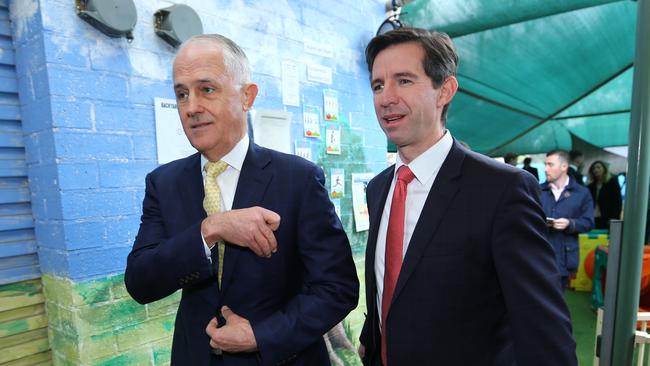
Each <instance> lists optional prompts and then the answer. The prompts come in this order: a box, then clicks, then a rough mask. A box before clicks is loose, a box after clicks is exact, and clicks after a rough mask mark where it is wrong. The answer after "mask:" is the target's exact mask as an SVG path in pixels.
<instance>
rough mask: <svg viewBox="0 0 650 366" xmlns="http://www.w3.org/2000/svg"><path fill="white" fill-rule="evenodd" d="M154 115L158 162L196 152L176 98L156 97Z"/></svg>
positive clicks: (167, 161) (163, 162)
mask: <svg viewBox="0 0 650 366" xmlns="http://www.w3.org/2000/svg"><path fill="white" fill-rule="evenodd" d="M154 115H155V119H156V149H157V152H158V164H165V163H169V162H170V161H173V160H176V159H180V158H184V157H186V156H189V155H192V154H194V153H195V152H196V149H195V148H194V147H192V145H190V142H189V141H188V140H187V137H186V136H185V132H183V125H182V124H181V120H180V118H179V117H178V110H176V100H174V99H165V98H154Z"/></svg>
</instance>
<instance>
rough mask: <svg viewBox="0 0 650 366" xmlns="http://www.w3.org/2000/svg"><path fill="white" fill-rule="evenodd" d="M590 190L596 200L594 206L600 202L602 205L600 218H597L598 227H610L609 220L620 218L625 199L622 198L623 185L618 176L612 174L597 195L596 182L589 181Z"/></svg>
mask: <svg viewBox="0 0 650 366" xmlns="http://www.w3.org/2000/svg"><path fill="white" fill-rule="evenodd" d="M588 188H589V192H591V197H592V198H593V201H594V207H595V206H596V203H598V207H600V218H596V228H597V229H609V220H612V219H616V220H618V219H620V218H621V209H622V207H623V200H622V198H621V186H619V185H618V178H617V177H616V176H612V177H611V178H610V179H609V180H608V181H607V182H605V184H603V186H602V187H601V188H600V193H599V194H598V197H596V183H595V182H591V183H589V186H588Z"/></svg>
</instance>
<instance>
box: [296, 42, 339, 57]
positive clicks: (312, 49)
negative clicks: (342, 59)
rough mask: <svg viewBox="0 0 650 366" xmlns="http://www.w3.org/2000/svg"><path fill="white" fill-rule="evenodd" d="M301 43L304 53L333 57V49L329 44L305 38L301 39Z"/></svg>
mask: <svg viewBox="0 0 650 366" xmlns="http://www.w3.org/2000/svg"><path fill="white" fill-rule="evenodd" d="M303 45H304V50H305V52H306V53H310V54H312V55H317V56H323V57H329V58H332V57H334V50H333V48H332V46H331V45H329V44H326V43H323V42H316V41H314V40H311V39H308V38H305V39H303Z"/></svg>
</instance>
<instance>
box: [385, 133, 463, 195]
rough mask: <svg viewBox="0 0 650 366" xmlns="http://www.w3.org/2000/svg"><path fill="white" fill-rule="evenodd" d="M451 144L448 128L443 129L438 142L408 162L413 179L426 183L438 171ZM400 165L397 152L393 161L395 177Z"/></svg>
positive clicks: (452, 142) (401, 163)
mask: <svg viewBox="0 0 650 366" xmlns="http://www.w3.org/2000/svg"><path fill="white" fill-rule="evenodd" d="M453 144H454V139H453V138H452V137H451V133H450V132H449V130H445V134H444V135H443V136H442V138H441V139H440V140H438V142H436V143H435V144H434V145H433V146H431V147H430V148H428V149H427V150H426V151H425V152H423V153H422V154H420V155H419V156H418V157H416V158H415V159H413V160H412V161H411V163H410V164H408V167H409V168H410V169H411V171H412V172H413V174H414V175H415V179H417V180H418V182H420V184H427V182H428V181H429V180H430V179H432V178H433V177H434V176H435V175H436V174H437V173H438V171H439V170H440V167H442V163H443V162H444V161H445V159H446V158H447V155H448V154H449V151H450V150H451V146H452V145H453ZM402 165H404V162H402V159H401V158H400V156H399V154H397V158H396V161H395V175H394V176H395V177H396V176H397V169H399V168H400V167H401V166H402ZM395 179H396V178H395Z"/></svg>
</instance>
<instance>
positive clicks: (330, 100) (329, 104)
mask: <svg viewBox="0 0 650 366" xmlns="http://www.w3.org/2000/svg"><path fill="white" fill-rule="evenodd" d="M323 106H324V108H323V115H324V117H325V120H326V121H338V120H339V93H338V92H337V91H336V90H331V89H323Z"/></svg>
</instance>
